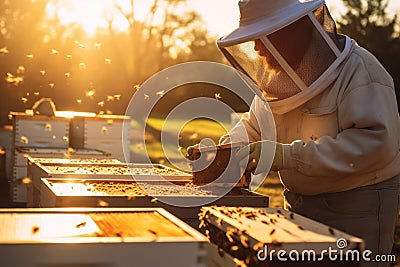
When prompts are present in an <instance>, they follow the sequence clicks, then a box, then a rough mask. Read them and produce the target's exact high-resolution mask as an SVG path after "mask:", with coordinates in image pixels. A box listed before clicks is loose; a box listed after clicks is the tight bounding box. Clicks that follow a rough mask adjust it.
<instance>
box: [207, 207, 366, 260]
mask: <svg viewBox="0 0 400 267" xmlns="http://www.w3.org/2000/svg"><path fill="white" fill-rule="evenodd" d="M200 220H201V226H203V227H205V229H206V232H207V234H208V236H209V239H210V240H211V242H212V243H214V244H216V245H217V246H218V247H219V250H220V251H219V252H220V253H219V254H218V256H216V257H217V259H215V261H218V257H220V256H219V255H223V254H224V253H227V254H229V255H230V256H232V257H234V258H236V259H238V260H240V261H242V262H244V263H246V265H249V266H360V265H361V262H360V260H357V258H356V255H355V254H356V253H358V255H359V259H361V258H362V251H363V247H364V245H363V240H362V239H360V238H357V237H354V236H351V235H349V234H346V233H344V232H342V231H339V230H337V229H333V228H331V227H329V226H326V225H324V224H321V223H318V222H316V221H313V220H311V219H308V218H306V217H303V216H301V215H298V214H294V213H292V212H289V211H286V210H283V209H279V208H253V207H216V206H214V207H203V208H202V213H201V214H200ZM344 242H345V243H344ZM344 244H346V245H345V246H344ZM330 249H331V250H335V249H336V250H337V252H338V254H337V259H339V257H340V254H342V256H341V257H342V259H343V260H340V261H339V260H338V261H332V260H331V258H328V251H329V250H330ZM222 251H223V252H222ZM296 252H297V253H298V254H296ZM302 253H304V254H302ZM353 253H354V254H353ZM214 255H217V254H215V253H214ZM257 255H259V257H257ZM277 255H280V256H279V257H280V258H278V256H277ZM289 255H291V257H292V258H289ZM302 255H304V256H302ZM296 257H297V258H296ZM332 257H334V256H332ZM346 257H347V258H346ZM282 259H286V261H284V260H282Z"/></svg>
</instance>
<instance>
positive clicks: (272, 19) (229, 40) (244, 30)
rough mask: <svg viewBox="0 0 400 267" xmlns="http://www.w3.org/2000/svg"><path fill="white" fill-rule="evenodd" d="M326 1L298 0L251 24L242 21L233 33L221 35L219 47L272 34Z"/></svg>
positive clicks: (218, 42)
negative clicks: (301, 0)
mask: <svg viewBox="0 0 400 267" xmlns="http://www.w3.org/2000/svg"><path fill="white" fill-rule="evenodd" d="M324 3H325V1H324V0H311V1H305V2H299V1H296V2H295V3H294V4H292V5H290V6H288V7H285V8H284V9H281V10H277V11H276V12H274V13H273V14H272V15H271V16H268V17H265V18H261V19H259V20H257V21H254V22H252V23H249V24H243V23H241V24H240V25H239V27H238V28H236V29H235V30H233V31H232V32H231V33H229V34H227V35H225V36H223V37H221V38H220V39H219V40H218V41H217V45H218V46H219V47H226V46H232V45H236V44H240V43H243V42H247V41H251V40H255V39H257V38H258V37H260V36H263V35H268V34H271V33H273V32H276V31H278V30H280V29H282V28H284V27H286V26H287V25H289V24H291V23H292V22H294V21H296V20H298V19H300V18H302V17H304V16H305V15H306V14H307V13H309V12H311V11H313V10H315V9H317V8H318V7H320V6H322V5H323V4H324Z"/></svg>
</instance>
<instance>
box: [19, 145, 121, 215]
mask: <svg viewBox="0 0 400 267" xmlns="http://www.w3.org/2000/svg"><path fill="white" fill-rule="evenodd" d="M80 151H88V152H90V151H92V150H87V149H79V150H78V154H76V155H81V156H82V158H76V155H75V154H73V155H75V156H71V157H70V158H61V157H58V158H52V157H50V158H48V157H37V155H35V154H32V155H31V156H30V155H28V154H26V155H24V159H25V161H27V166H28V167H27V169H26V175H25V177H29V178H30V179H31V183H29V184H26V185H24V187H26V189H27V196H26V199H27V201H26V202H27V207H38V206H39V202H40V200H39V197H40V178H41V177H48V175H50V174H49V173H48V172H46V170H44V169H42V168H41V166H42V164H43V165H44V166H46V165H48V166H52V165H55V166H60V165H78V166H81V165H90V164H123V163H122V162H120V161H119V160H117V159H112V158H108V156H109V154H105V153H103V155H104V157H102V156H98V154H93V153H80ZM94 151H96V150H94ZM75 153H76V150H75ZM98 153H99V155H101V153H102V152H98ZM71 155H72V154H71ZM47 156H49V155H47ZM59 156H61V155H59Z"/></svg>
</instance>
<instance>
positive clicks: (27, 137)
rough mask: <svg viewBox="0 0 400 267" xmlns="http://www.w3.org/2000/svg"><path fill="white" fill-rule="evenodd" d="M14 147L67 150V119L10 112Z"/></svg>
mask: <svg viewBox="0 0 400 267" xmlns="http://www.w3.org/2000/svg"><path fill="white" fill-rule="evenodd" d="M10 115H11V116H12V123H13V129H14V130H13V139H14V140H13V145H14V147H60V148H68V146H69V142H68V135H69V119H68V118H63V117H56V116H52V117H49V116H44V115H35V116H33V114H27V113H20V112H11V113H10Z"/></svg>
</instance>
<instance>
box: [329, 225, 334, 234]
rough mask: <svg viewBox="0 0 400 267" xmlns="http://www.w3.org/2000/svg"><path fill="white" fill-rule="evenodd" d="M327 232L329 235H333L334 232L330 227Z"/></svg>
mask: <svg viewBox="0 0 400 267" xmlns="http://www.w3.org/2000/svg"><path fill="white" fill-rule="evenodd" d="M328 231H329V233H330V234H331V235H335V231H333V229H332V228H331V227H329V228H328Z"/></svg>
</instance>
